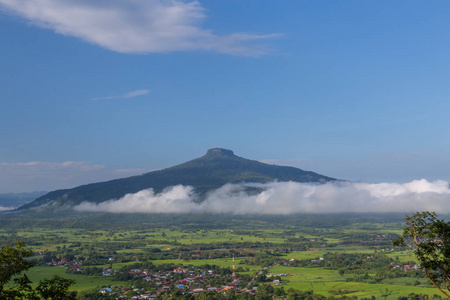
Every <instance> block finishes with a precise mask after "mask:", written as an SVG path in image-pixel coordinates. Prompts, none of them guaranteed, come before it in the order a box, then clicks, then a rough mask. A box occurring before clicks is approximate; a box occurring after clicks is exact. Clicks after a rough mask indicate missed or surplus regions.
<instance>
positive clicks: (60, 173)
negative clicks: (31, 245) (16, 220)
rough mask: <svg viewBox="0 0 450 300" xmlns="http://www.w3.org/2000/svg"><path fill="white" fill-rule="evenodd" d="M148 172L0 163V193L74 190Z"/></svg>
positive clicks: (84, 165) (70, 164)
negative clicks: (85, 185)
mask: <svg viewBox="0 0 450 300" xmlns="http://www.w3.org/2000/svg"><path fill="white" fill-rule="evenodd" d="M145 172H146V169H119V170H114V169H110V168H108V167H106V166H103V165H99V164H93V163H90V162H84V161H65V162H49V161H30V162H16V163H5V162H3V163H0V192H2V193H7V192H27V191H28V192H29V191H37V190H47V191H51V190H55V189H61V188H72V187H76V186H79V185H82V184H88V183H93V182H99V181H105V180H110V179H116V178H121V177H126V176H132V175H140V174H143V173H145Z"/></svg>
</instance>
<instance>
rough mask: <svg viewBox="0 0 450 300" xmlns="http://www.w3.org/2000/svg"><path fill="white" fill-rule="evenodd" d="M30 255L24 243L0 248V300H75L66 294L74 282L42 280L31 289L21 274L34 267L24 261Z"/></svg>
mask: <svg viewBox="0 0 450 300" xmlns="http://www.w3.org/2000/svg"><path fill="white" fill-rule="evenodd" d="M31 255H33V251H31V250H29V249H26V248H25V244H24V243H16V245H15V246H10V245H7V246H4V247H1V248H0V299H5V300H13V299H24V300H40V299H46V300H60V299H68V300H70V299H75V296H74V295H72V294H70V293H69V292H68V289H69V287H70V286H71V285H72V284H74V283H75V281H74V280H70V279H65V278H62V277H59V276H55V277H53V278H52V279H44V280H43V281H41V282H39V284H38V285H37V287H36V288H35V289H33V287H32V286H31V283H32V282H31V280H30V279H29V278H28V276H27V275H26V274H24V273H23V272H24V271H27V270H28V269H30V268H31V267H33V266H34V265H35V263H34V262H33V261H28V260H26V258H27V257H29V256H31ZM10 282H11V283H10ZM8 283H10V284H8Z"/></svg>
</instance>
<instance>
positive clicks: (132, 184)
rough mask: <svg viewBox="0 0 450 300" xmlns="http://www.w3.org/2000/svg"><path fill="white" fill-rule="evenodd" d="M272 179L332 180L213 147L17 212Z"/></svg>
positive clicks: (68, 191) (202, 190) (46, 199)
mask: <svg viewBox="0 0 450 300" xmlns="http://www.w3.org/2000/svg"><path fill="white" fill-rule="evenodd" d="M274 180H278V181H295V182H319V183H325V182H327V181H332V180H335V179H334V178H331V177H327V176H323V175H320V174H317V173H314V172H309V171H304V170H301V169H298V168H293V167H283V166H276V165H269V164H264V163H261V162H258V161H255V160H249V159H245V158H242V157H238V156H236V155H234V153H233V151H231V150H225V149H220V148H214V149H210V150H208V152H207V153H206V155H204V156H202V157H200V158H197V159H194V160H191V161H188V162H186V163H183V164H180V165H177V166H174V167H171V168H167V169H163V170H159V171H153V172H150V173H146V174H143V175H139V176H133V177H128V178H122V179H116V180H111V181H106V182H99V183H92V184H88V185H83V186H79V187H76V188H73V189H66V190H58V191H53V192H50V193H48V194H46V195H44V196H42V197H40V198H38V199H36V200H35V201H34V202H32V203H29V204H27V205H24V206H22V207H21V208H19V210H24V209H29V208H33V207H38V206H41V205H44V204H47V203H49V202H54V203H55V204H59V205H61V206H62V205H76V204H79V203H81V202H83V201H89V202H94V203H100V202H103V201H106V200H110V199H118V198H121V197H123V196H124V195H125V194H128V193H136V192H138V191H141V190H143V189H148V188H153V189H154V190H155V192H161V191H162V190H163V189H164V188H166V187H168V186H174V185H177V184H182V185H190V186H193V187H194V188H195V191H196V192H197V193H198V194H200V195H203V194H204V193H206V192H207V191H209V190H212V189H217V188H219V187H221V186H223V185H224V184H226V183H245V182H247V183H248V182H257V183H266V182H271V181H274Z"/></svg>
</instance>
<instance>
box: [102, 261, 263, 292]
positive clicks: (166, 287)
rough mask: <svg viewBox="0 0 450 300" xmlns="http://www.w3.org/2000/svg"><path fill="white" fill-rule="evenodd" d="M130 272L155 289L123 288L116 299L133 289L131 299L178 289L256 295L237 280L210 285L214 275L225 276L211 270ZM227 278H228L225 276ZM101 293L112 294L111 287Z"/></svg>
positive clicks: (176, 269) (178, 269)
mask: <svg viewBox="0 0 450 300" xmlns="http://www.w3.org/2000/svg"><path fill="white" fill-rule="evenodd" d="M130 274H132V275H133V276H135V277H141V278H142V280H144V281H147V282H149V283H153V286H154V287H155V289H153V290H152V291H153V293H151V292H150V291H144V290H142V289H127V288H125V289H123V290H122V293H121V294H119V295H118V297H117V299H125V298H126V299H128V298H129V296H128V293H129V292H130V291H133V293H139V295H135V296H133V297H131V298H130V299H132V300H138V299H154V298H156V297H158V295H159V294H161V293H164V292H168V293H173V292H174V290H175V291H176V290H179V291H181V292H182V293H191V294H194V295H195V294H199V293H201V292H211V291H213V292H217V293H224V292H226V291H228V290H233V291H234V292H235V293H236V294H240V293H249V294H251V295H256V293H257V288H256V287H253V288H251V289H240V288H239V284H240V281H239V280H236V279H234V280H231V282H228V283H227V284H226V285H222V286H211V285H210V284H209V283H208V282H209V281H210V280H211V279H213V278H215V277H225V276H224V275H220V274H214V272H213V271H211V270H208V271H205V270H204V271H193V270H189V269H187V268H175V269H173V271H171V272H167V271H162V272H152V271H149V270H146V269H143V270H142V269H132V270H130ZM227 279H228V280H229V278H227ZM155 290H156V292H155ZM100 292H102V293H109V294H112V293H113V291H112V289H102V290H100Z"/></svg>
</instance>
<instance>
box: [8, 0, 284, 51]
mask: <svg viewBox="0 0 450 300" xmlns="http://www.w3.org/2000/svg"><path fill="white" fill-rule="evenodd" d="M0 5H2V6H3V8H4V10H6V11H8V12H12V13H14V14H16V15H19V16H20V17H22V18H25V19H27V20H29V21H30V23H31V24H33V25H35V26H39V27H41V28H47V29H51V30H54V31H55V32H57V33H59V34H63V35H67V36H74V37H77V38H80V39H83V40H85V41H88V42H90V43H93V44H96V45H99V46H101V47H104V48H106V49H109V50H112V51H117V52H122V53H165V52H170V51H192V50H207V51H215V52H219V53H225V54H232V55H244V56H257V55H261V54H264V53H266V52H267V49H266V48H265V47H264V45H261V44H259V43H258V41H260V40H262V39H267V38H272V37H274V36H277V35H274V34H269V35H254V34H248V33H232V34H229V35H224V36H219V35H215V34H214V33H212V31H211V30H209V29H205V28H203V27H202V25H201V23H202V21H203V20H204V19H205V17H206V15H205V9H204V8H203V7H202V6H201V5H200V3H199V2H198V1H181V0H127V1H122V0H0ZM254 42H256V43H254Z"/></svg>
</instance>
